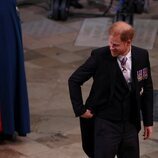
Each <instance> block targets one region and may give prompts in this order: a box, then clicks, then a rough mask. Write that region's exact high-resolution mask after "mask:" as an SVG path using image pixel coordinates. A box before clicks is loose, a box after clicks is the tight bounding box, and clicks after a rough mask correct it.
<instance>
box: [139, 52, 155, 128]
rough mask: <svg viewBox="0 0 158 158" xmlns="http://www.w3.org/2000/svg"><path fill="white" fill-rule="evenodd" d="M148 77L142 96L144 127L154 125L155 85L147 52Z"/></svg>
mask: <svg viewBox="0 0 158 158" xmlns="http://www.w3.org/2000/svg"><path fill="white" fill-rule="evenodd" d="M146 62H147V65H148V67H147V68H148V72H147V73H148V77H147V79H145V80H144V93H143V95H142V104H141V110H142V115H143V123H144V126H152V125H153V83H152V78H151V70H150V62H149V55H148V52H147V58H146Z"/></svg>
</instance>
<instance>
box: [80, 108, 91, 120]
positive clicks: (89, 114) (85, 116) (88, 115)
mask: <svg viewBox="0 0 158 158" xmlns="http://www.w3.org/2000/svg"><path fill="white" fill-rule="evenodd" d="M81 117H82V118H87V119H89V118H92V117H93V114H92V113H91V111H90V110H88V109H87V110H86V112H85V113H84V114H82V115H81Z"/></svg>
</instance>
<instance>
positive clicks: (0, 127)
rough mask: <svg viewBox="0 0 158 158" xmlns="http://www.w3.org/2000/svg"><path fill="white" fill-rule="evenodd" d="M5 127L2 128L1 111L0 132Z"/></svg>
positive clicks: (0, 118)
mask: <svg viewBox="0 0 158 158" xmlns="http://www.w3.org/2000/svg"><path fill="white" fill-rule="evenodd" d="M2 131H3V129H2V117H1V113H0V132H2Z"/></svg>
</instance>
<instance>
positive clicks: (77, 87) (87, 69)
mask: <svg viewBox="0 0 158 158" xmlns="http://www.w3.org/2000/svg"><path fill="white" fill-rule="evenodd" d="M95 71H96V55H95V53H94V52H93V51H92V53H91V56H90V57H89V58H88V59H87V61H86V62H85V63H84V64H83V65H81V66H80V67H79V68H78V69H77V70H76V71H75V72H74V73H73V74H72V75H71V76H70V78H69V80H68V85H69V93H70V99H71V103H72V106H73V110H74V112H75V115H76V117H77V116H80V115H82V114H83V113H84V112H85V111H86V108H85V106H84V105H83V98H82V92H81V86H82V85H83V83H84V82H86V81H87V80H88V79H90V78H91V77H93V76H94V74H95Z"/></svg>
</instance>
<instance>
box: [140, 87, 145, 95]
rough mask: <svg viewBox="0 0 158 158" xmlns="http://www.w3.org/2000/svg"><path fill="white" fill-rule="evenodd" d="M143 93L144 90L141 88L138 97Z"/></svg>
mask: <svg viewBox="0 0 158 158" xmlns="http://www.w3.org/2000/svg"><path fill="white" fill-rule="evenodd" d="M143 92H144V88H143V87H142V88H141V90H140V95H142V94H143Z"/></svg>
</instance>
